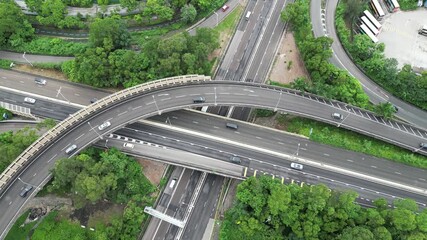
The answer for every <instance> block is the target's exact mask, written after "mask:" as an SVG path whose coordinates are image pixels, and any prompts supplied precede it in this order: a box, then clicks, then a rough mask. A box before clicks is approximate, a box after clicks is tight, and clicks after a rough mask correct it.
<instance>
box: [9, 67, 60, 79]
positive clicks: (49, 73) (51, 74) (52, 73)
mask: <svg viewBox="0 0 427 240" xmlns="http://www.w3.org/2000/svg"><path fill="white" fill-rule="evenodd" d="M14 69H15V70H18V71H21V72H26V73H31V74H36V75H39V76H43V77H48V78H54V79H59V80H64V81H68V79H67V77H66V76H65V75H64V74H63V73H62V72H60V71H57V70H52V69H41V68H35V67H31V66H29V65H24V64H22V65H16V66H15V67H14Z"/></svg>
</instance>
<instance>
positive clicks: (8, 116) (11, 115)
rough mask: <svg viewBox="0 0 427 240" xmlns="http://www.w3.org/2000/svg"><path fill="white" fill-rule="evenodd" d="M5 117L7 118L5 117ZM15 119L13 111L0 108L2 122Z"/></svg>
mask: <svg viewBox="0 0 427 240" xmlns="http://www.w3.org/2000/svg"><path fill="white" fill-rule="evenodd" d="M3 115H5V117H6V118H4V117H3ZM12 117H13V114H12V112H11V111H9V110H7V109H6V108H2V107H0V121H3V120H6V119H11V118H12Z"/></svg>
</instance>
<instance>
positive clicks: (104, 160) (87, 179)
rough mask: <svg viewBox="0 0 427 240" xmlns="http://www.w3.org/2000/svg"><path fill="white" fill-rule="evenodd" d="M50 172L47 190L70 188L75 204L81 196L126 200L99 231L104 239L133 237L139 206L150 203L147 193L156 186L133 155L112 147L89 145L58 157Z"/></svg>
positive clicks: (81, 201) (82, 201) (142, 216)
mask: <svg viewBox="0 0 427 240" xmlns="http://www.w3.org/2000/svg"><path fill="white" fill-rule="evenodd" d="M52 175H53V181H52V184H51V185H50V186H49V187H48V191H50V192H52V191H53V192H57V191H64V190H65V191H69V192H71V193H72V194H73V196H74V199H75V200H76V201H77V206H76V207H78V206H83V205H84V204H85V200H88V201H90V202H92V203H95V202H96V201H98V200H100V199H103V198H107V199H111V200H112V201H113V202H115V203H126V204H127V205H126V207H125V211H124V213H123V215H122V216H121V217H118V218H114V219H113V220H112V222H111V223H110V225H109V226H108V227H107V228H106V229H105V230H103V231H102V232H103V233H105V234H107V236H108V239H135V237H136V236H137V234H138V233H139V232H140V226H141V223H142V222H143V221H144V220H145V219H146V215H145V214H144V207H143V206H144V205H147V204H152V203H153V200H152V199H151V198H150V197H149V195H150V194H151V193H152V192H153V191H155V189H156V188H155V187H154V186H152V185H151V183H150V182H149V181H148V180H147V179H146V177H145V176H144V175H143V173H142V168H141V166H140V165H139V164H138V163H137V162H136V161H135V160H134V159H133V158H131V157H128V156H126V155H124V154H123V153H121V152H119V151H118V150H117V149H114V148H113V149H109V150H108V151H101V150H98V149H94V148H89V149H87V150H85V152H84V153H82V154H80V155H78V156H75V157H72V158H66V159H61V160H59V161H58V162H56V164H55V168H54V169H53V170H52ZM76 201H75V202H74V204H75V205H76ZM55 228H58V226H56V227H55ZM55 231H59V230H56V229H55ZM102 236H104V235H102ZM65 239H66V238H65ZM83 239H85V238H83ZM89 239H90V238H89ZM102 239H106V238H102Z"/></svg>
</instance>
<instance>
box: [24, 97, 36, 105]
mask: <svg viewBox="0 0 427 240" xmlns="http://www.w3.org/2000/svg"><path fill="white" fill-rule="evenodd" d="M24 102H26V103H31V104H34V103H36V99H34V98H30V97H26V98H24Z"/></svg>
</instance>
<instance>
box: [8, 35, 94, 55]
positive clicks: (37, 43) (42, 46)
mask: <svg viewBox="0 0 427 240" xmlns="http://www.w3.org/2000/svg"><path fill="white" fill-rule="evenodd" d="M86 48H87V44H86V43H80V42H71V41H65V40H62V39H60V38H50V37H38V38H35V39H34V40H32V41H31V42H24V43H22V44H21V45H20V46H18V47H15V48H8V49H7V50H11V51H16V52H27V53H33V54H46V55H54V56H75V55H76V54H79V53H83V52H84V51H85V50H86Z"/></svg>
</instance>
